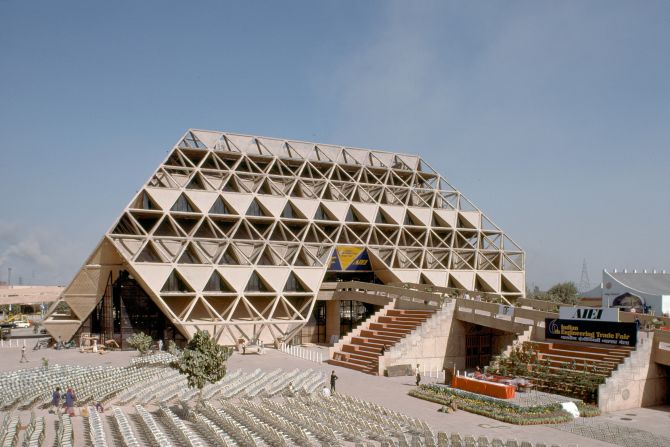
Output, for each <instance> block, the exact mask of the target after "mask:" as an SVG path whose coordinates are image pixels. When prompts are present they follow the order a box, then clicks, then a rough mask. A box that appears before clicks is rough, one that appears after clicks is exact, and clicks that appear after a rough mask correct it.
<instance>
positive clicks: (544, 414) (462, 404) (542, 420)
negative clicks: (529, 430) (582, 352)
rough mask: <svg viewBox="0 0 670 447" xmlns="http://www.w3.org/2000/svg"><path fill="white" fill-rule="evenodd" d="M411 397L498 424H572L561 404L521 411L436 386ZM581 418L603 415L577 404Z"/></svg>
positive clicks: (516, 406) (522, 408) (579, 403)
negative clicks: (456, 408) (489, 419)
mask: <svg viewBox="0 0 670 447" xmlns="http://www.w3.org/2000/svg"><path fill="white" fill-rule="evenodd" d="M408 394H409V395H410V396H412V397H416V398H419V399H423V400H427V401H429V402H434V403H436V404H440V405H444V406H445V407H449V406H452V405H453V404H456V406H457V407H458V409H459V410H465V411H467V412H469V413H474V414H479V415H481V416H486V417H489V418H491V419H496V420H498V421H502V422H507V423H510V424H516V425H537V424H563V423H566V422H570V421H572V419H573V418H572V415H570V413H568V412H567V411H565V410H563V409H562V408H561V405H560V404H557V403H556V404H550V405H539V406H533V407H522V406H520V405H516V404H513V403H510V402H505V401H504V400H501V399H494V398H492V397H488V396H482V395H480V394H475V393H470V392H467V391H462V390H458V389H454V388H448V387H445V386H437V385H421V386H419V387H418V388H415V389H413V390H412V391H410V392H409V393H408ZM576 404H577V408H579V412H580V415H581V416H583V417H592V416H598V415H600V410H599V409H598V407H595V406H593V405H588V404H585V403H583V402H577V403H576Z"/></svg>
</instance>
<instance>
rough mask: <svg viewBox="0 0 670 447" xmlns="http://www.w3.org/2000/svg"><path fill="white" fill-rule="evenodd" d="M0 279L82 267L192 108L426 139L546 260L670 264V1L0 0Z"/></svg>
mask: <svg viewBox="0 0 670 447" xmlns="http://www.w3.org/2000/svg"><path fill="white" fill-rule="evenodd" d="M0 54H2V57H1V58H0V131H1V135H2V138H1V139H0V191H2V194H1V196H0V204H1V205H0V280H5V279H6V277H7V267H9V266H11V267H12V268H13V273H12V282H13V283H16V282H17V281H18V277H19V276H21V277H22V278H23V281H24V283H30V282H35V283H51V284H53V283H61V284H64V283H67V282H68V281H69V280H70V279H71V277H72V275H73V274H74V272H75V271H76V270H77V269H78V268H79V266H80V265H81V263H82V262H83V261H84V260H85V258H86V257H87V256H88V254H89V253H90V251H91V250H92V249H93V248H94V246H95V245H96V243H97V242H98V241H99V239H100V237H101V236H102V234H103V233H104V231H105V230H107V228H108V227H109V226H110V225H111V224H112V222H113V221H114V219H115V218H116V217H117V216H118V214H119V213H120V211H121V210H122V209H123V207H124V206H125V205H126V204H127V203H128V202H129V200H130V198H131V197H132V195H133V193H134V192H135V191H136V190H137V189H138V188H139V187H140V186H141V185H142V184H143V183H144V182H145V181H146V179H147V178H148V177H149V175H150V174H151V172H152V171H153V170H154V169H155V167H156V166H157V164H158V163H159V162H160V161H161V160H162V159H163V158H164V156H165V154H166V151H167V150H168V149H169V148H170V147H171V146H172V145H173V144H175V143H176V140H177V139H178V138H179V135H181V134H182V133H183V131H184V130H185V129H187V128H189V127H195V128H202V129H216V130H230V131H236V132H243V133H251V134H258V135H266V136H277V137H283V138H290V139H302V140H309V141H319V142H327V143H336V144H341V145H351V146H358V147H370V148H378V149H387V150H393V151H400V152H408V153H416V154H419V155H421V156H422V157H424V158H425V159H426V160H427V161H428V163H430V164H431V165H432V166H433V167H434V168H436V169H437V170H438V171H439V172H441V173H442V174H444V175H445V176H446V177H447V178H448V179H449V181H450V182H451V183H452V184H454V185H455V186H456V187H457V188H459V189H460V190H461V191H463V192H464V193H465V195H466V196H467V197H468V198H470V199H471V200H472V201H473V202H474V203H475V204H477V206H479V207H480V208H481V209H482V210H483V211H484V212H485V213H486V214H487V215H489V216H490V217H492V219H493V220H494V221H495V222H496V223H497V224H498V225H499V226H501V227H502V228H503V229H504V230H505V231H506V232H508V233H509V234H510V235H511V237H512V238H513V239H515V240H516V241H517V242H518V243H519V244H520V245H521V246H522V247H523V248H524V249H525V250H526V252H527V261H526V264H527V272H528V273H527V281H528V283H529V284H531V285H532V284H537V285H539V286H540V287H543V288H544V287H548V286H550V285H551V284H553V283H555V282H558V281H563V280H574V281H578V280H579V274H580V271H581V264H582V260H583V259H586V260H587V263H588V267H589V273H590V276H591V282H592V283H594V284H595V283H597V282H599V280H600V270H601V269H602V268H613V267H618V268H623V267H628V268H638V269H643V268H647V269H652V268H657V269H667V270H670V260H669V258H668V249H669V248H670V236H669V235H670V231H668V223H669V222H670V194H669V193H668V191H670V177H669V175H670V73H669V72H670V3H668V2H665V1H651V0H649V1H644V2H630V1H583V2H577V1H568V2H538V1H528V2H524V1H512V2H484V1H481V2H442V1H437V2H430V1H422V2H394V1H390V2H386V1H365V2H360V1H353V0H352V1H339V2H311V1H292V2H275V1H266V2H221V1H211V2H195V1H194V2H183V1H182V2H170V1H142V2H132V1H127V2H124V1H116V2H88V1H80V2H73V1H60V2H53V1H18V0H14V1H12V0H0Z"/></svg>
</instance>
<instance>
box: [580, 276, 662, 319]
mask: <svg viewBox="0 0 670 447" xmlns="http://www.w3.org/2000/svg"><path fill="white" fill-rule="evenodd" d="M578 297H579V299H580V300H581V301H582V302H584V303H588V302H591V301H594V300H599V302H600V303H601V304H602V306H603V307H620V308H623V309H626V310H635V311H636V312H645V310H646V311H649V312H654V313H655V314H656V315H663V314H668V313H670V273H666V271H665V270H663V271H661V272H658V271H656V270H654V271H651V272H648V271H647V270H644V271H642V272H638V271H637V270H633V271H632V272H630V271H627V270H624V271H623V272H618V271H616V270H614V271H613V272H608V271H607V270H603V280H602V283H601V284H600V285H599V286H598V287H595V288H593V289H591V290H589V291H587V292H582V293H580V294H579V295H578Z"/></svg>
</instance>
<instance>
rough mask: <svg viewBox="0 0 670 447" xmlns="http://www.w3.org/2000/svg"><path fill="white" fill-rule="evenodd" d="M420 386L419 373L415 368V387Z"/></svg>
mask: <svg viewBox="0 0 670 447" xmlns="http://www.w3.org/2000/svg"><path fill="white" fill-rule="evenodd" d="M419 385H421V373H420V372H419V369H418V368H417V370H416V386H419Z"/></svg>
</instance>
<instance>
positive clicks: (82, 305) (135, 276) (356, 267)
mask: <svg viewBox="0 0 670 447" xmlns="http://www.w3.org/2000/svg"><path fill="white" fill-rule="evenodd" d="M352 279H356V280H360V281H365V282H371V283H384V284H386V283H394V282H409V283H418V284H431V285H435V286H443V287H453V288H459V289H462V290H465V291H472V292H477V291H480V292H489V293H497V294H502V295H506V296H509V297H517V296H522V295H523V291H524V284H525V266H524V252H523V250H522V249H521V248H520V247H519V246H518V245H517V244H516V243H515V242H514V241H513V240H512V239H511V238H510V237H509V236H508V235H506V234H505V233H504V232H503V231H502V230H501V229H500V228H499V227H498V226H496V225H495V224H494V223H493V222H492V220H491V219H490V218H488V217H487V216H486V215H484V214H483V213H482V212H481V211H480V210H479V209H478V208H477V207H475V206H474V205H473V204H472V203H471V202H470V201H469V200H468V199H466V198H465V197H464V196H463V195H462V194H461V192H460V191H458V190H457V189H455V188H454V187H452V186H451V185H450V184H449V183H448V182H447V181H446V180H445V178H444V177H443V176H441V175H440V174H439V173H437V172H435V171H434V170H433V169H432V168H431V167H430V166H429V165H428V164H427V163H426V162H425V161H424V160H422V159H421V158H420V157H418V156H415V155H405V154H398V153H391V152H383V151H377V150H366V149H355V148H349V147H341V146H334V145H327V144H316V143H305V142H299V141H288V140H282V139H276V138H264V137H254V136H248V135H239V134H233V133H224V132H212V131H202V130H189V131H187V132H186V133H185V135H184V137H183V138H181V139H180V140H179V142H178V143H177V144H176V145H175V146H174V148H173V149H172V150H171V151H170V153H169V155H168V156H167V158H166V159H165V160H164V162H163V163H161V164H160V166H159V167H158V168H157V169H156V171H155V172H154V173H153V174H152V175H151V177H150V178H149V179H148V181H147V182H146V183H145V184H144V185H143V186H142V187H141V188H140V189H139V191H138V192H137V194H136V195H135V196H134V197H133V198H132V199H131V200H130V202H129V204H128V206H127V207H126V208H125V209H124V210H123V211H122V213H121V215H120V216H119V218H118V219H117V220H116V221H115V222H114V223H113V225H112V226H111V227H110V229H109V230H108V231H107V232H106V233H105V235H104V236H103V238H102V240H101V241H100V243H99V244H98V245H97V247H96V248H95V249H94V250H93V253H92V254H91V255H90V257H89V258H88V259H86V260H85V262H84V265H83V267H82V268H81V270H80V271H79V272H78V273H77V274H76V275H75V277H74V278H73V280H72V282H71V283H70V284H69V285H68V286H67V288H66V289H65V291H64V292H63V293H62V295H61V298H60V300H59V302H58V303H56V304H55V305H54V306H52V308H51V309H50V312H49V316H48V318H47V320H46V322H45V327H46V328H47V329H48V330H49V331H50V333H51V334H52V335H53V336H54V337H59V336H60V337H62V339H64V340H67V339H70V338H72V337H73V336H74V335H75V334H76V333H77V331H80V332H94V333H100V334H103V335H104V336H105V337H106V338H115V339H117V340H118V342H119V343H120V344H122V345H123V342H124V340H125V338H126V337H127V336H129V335H130V334H132V333H133V332H136V331H140V330H141V331H144V332H145V333H149V334H151V335H152V336H153V337H154V338H155V339H158V338H161V339H163V340H178V341H179V340H181V341H183V340H185V339H188V338H189V337H190V336H191V335H192V334H193V333H194V332H195V331H196V330H197V329H203V330H208V331H209V332H210V333H212V334H213V335H214V337H215V338H216V339H217V340H218V341H219V343H222V344H234V343H236V342H237V341H238V340H240V339H244V340H256V339H259V340H263V341H265V342H272V341H274V340H277V339H282V340H288V339H293V338H294V337H296V336H297V335H299V334H300V337H301V339H302V340H303V341H316V342H324V341H328V340H326V336H327V332H330V334H331V335H332V334H335V335H339V334H340V333H342V332H343V331H344V332H346V327H349V328H351V327H353V326H354V325H356V324H357V323H358V322H360V321H362V320H363V319H365V318H367V316H368V315H370V314H371V313H372V312H373V311H374V310H375V308H376V307H375V306H376V304H375V303H373V302H358V301H339V302H332V301H331V302H330V304H328V305H326V304H325V302H324V303H317V301H319V300H318V299H317V298H318V297H320V298H321V299H322V300H324V301H327V300H328V294H327V293H325V294H320V291H322V289H323V290H324V291H326V292H327V289H329V287H330V288H332V285H333V284H336V283H337V282H338V281H346V280H352ZM329 285H330V286H329ZM327 313H329V316H330V318H329V321H330V323H329V324H330V325H331V326H332V325H339V326H340V327H336V328H331V329H330V331H326V314H327ZM336 322H337V323H336Z"/></svg>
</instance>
